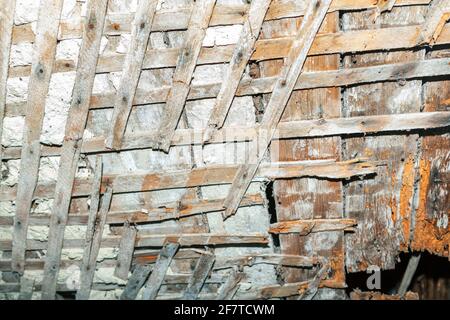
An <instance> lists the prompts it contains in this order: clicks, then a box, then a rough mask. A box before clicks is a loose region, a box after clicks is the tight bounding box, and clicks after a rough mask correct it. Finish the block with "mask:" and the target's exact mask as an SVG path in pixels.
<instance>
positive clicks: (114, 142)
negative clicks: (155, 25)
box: [105, 0, 158, 149]
mask: <svg viewBox="0 0 450 320" xmlns="http://www.w3.org/2000/svg"><path fill="white" fill-rule="evenodd" d="M157 4H158V1H157V0H147V1H141V2H139V7H138V10H137V11H136V14H135V17H134V21H133V27H132V29H133V33H132V35H131V43H130V46H129V48H128V53H127V55H126V57H125V64H124V66H123V70H122V77H121V79H120V85H119V88H118V89H117V94H116V97H115V100H114V101H115V102H114V113H113V117H112V123H111V129H110V132H109V134H108V137H107V138H106V141H105V145H106V147H107V148H110V149H119V148H120V146H121V143H122V136H123V134H124V132H125V127H126V124H127V121H128V117H129V115H130V112H131V104H132V102H133V99H134V95H135V92H136V88H137V85H138V81H139V76H140V74H141V68H142V63H143V61H144V55H145V51H146V50H147V43H148V40H149V37H150V30H151V26H152V22H153V17H154V16H155V11H156V5H157Z"/></svg>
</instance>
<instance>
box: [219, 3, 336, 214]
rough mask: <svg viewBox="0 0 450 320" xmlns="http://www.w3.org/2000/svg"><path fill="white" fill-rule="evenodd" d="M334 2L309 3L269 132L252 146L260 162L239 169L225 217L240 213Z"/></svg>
mask: <svg viewBox="0 0 450 320" xmlns="http://www.w3.org/2000/svg"><path fill="white" fill-rule="evenodd" d="M330 4H331V0H314V1H311V2H310V4H309V6H308V10H307V12H306V14H305V17H304V18H303V21H302V24H301V26H300V28H299V30H298V33H297V35H296V37H295V39H294V40H293V43H292V46H291V49H290V51H289V54H288V56H287V58H286V59H285V62H284V65H283V68H282V70H281V73H280V76H279V78H278V80H277V83H276V85H275V89H274V91H273V93H272V95H271V97H270V100H269V103H268V105H267V107H266V111H265V113H264V116H263V119H262V122H261V128H262V129H263V132H264V131H265V132H264V137H263V139H264V140H263V141H262V142H261V143H258V144H260V145H259V146H256V145H255V144H254V143H253V144H252V145H251V149H250V155H251V156H253V155H256V157H257V159H256V161H255V162H256V163H254V164H253V163H251V164H250V163H247V164H244V165H242V166H241V167H240V168H239V170H238V172H237V174H236V176H235V178H234V181H233V183H232V185H231V188H230V191H229V193H228V196H227V198H226V200H225V202H224V206H225V207H226V210H225V212H224V214H223V216H224V218H227V217H229V216H231V215H233V214H235V213H236V210H237V208H238V207H239V203H240V201H241V199H242V198H243V196H244V194H245V192H246V191H247V189H248V186H249V185H250V183H251V181H252V179H253V176H254V175H255V173H256V171H257V169H258V166H259V164H260V162H261V160H262V159H263V157H264V153H265V151H266V150H267V148H268V146H269V144H270V141H271V140H272V138H273V136H274V135H275V131H276V128H277V125H278V122H279V121H280V118H281V116H282V114H283V111H284V109H285V107H286V104H287V102H288V100H289V97H290V95H291V93H292V90H293V89H294V86H295V83H296V82H297V79H298V77H299V75H300V72H301V70H302V68H303V64H304V63H305V60H306V56H307V54H308V51H309V49H310V47H311V45H312V43H313V40H314V37H315V36H316V34H317V32H318V30H319V28H320V26H321V24H322V21H323V19H324V18H325V14H326V12H327V10H328V8H329V6H330Z"/></svg>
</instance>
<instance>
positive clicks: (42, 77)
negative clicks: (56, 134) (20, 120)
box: [8, 0, 63, 273]
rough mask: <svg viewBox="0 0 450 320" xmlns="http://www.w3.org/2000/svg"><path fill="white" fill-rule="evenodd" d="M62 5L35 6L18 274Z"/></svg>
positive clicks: (51, 1) (16, 245)
mask: <svg viewBox="0 0 450 320" xmlns="http://www.w3.org/2000/svg"><path fill="white" fill-rule="evenodd" d="M62 5H63V1H62V0H43V1H41V2H40V5H39V16H38V23H37V27H36V41H35V43H34V46H33V50H34V53H33V61H32V65H31V70H32V72H31V75H30V78H29V82H28V94H27V107H26V113H25V124H24V133H23V138H22V152H21V155H20V158H21V161H20V171H19V172H20V176H19V182H18V186H17V197H16V199H15V201H16V215H15V220H14V231H13V250H12V263H13V265H12V268H13V270H14V271H16V272H18V273H23V271H24V269H23V263H24V260H25V241H26V239H27V231H28V217H29V214H30V211H31V206H32V203H33V193H34V190H35V187H36V183H37V180H38V172H39V164H40V155H41V154H40V152H41V144H40V137H41V131H42V124H43V121H44V111H45V101H46V98H47V93H48V89H49V86H50V78H51V76H52V68H53V63H54V61H55V54H56V43H57V40H56V36H57V34H58V26H59V18H60V16H61V10H62ZM8 62H9V60H8Z"/></svg>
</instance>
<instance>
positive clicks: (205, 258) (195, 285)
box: [183, 253, 216, 300]
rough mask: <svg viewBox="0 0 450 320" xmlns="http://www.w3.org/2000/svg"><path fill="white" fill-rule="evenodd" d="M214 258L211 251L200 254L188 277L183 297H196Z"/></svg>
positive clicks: (192, 298)
mask: <svg viewBox="0 0 450 320" xmlns="http://www.w3.org/2000/svg"><path fill="white" fill-rule="evenodd" d="M215 259H216V258H215V256H214V254H211V253H204V254H202V255H201V256H200V258H199V259H198V261H197V264H196V266H195V269H194V271H193V273H192V276H191V278H190V279H189V282H188V285H187V288H186V290H185V291H184V294H183V299H185V300H196V299H197V297H198V295H199V294H200V291H201V290H202V288H203V284H204V283H205V280H206V278H207V277H208V275H209V272H210V271H211V269H212V267H213V265H214V262H215Z"/></svg>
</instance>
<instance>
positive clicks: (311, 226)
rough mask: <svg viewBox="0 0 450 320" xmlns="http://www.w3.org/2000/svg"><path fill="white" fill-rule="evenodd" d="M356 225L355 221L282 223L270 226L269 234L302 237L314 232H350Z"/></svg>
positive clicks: (322, 220) (297, 221)
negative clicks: (290, 234)
mask: <svg viewBox="0 0 450 320" xmlns="http://www.w3.org/2000/svg"><path fill="white" fill-rule="evenodd" d="M356 225H357V222H356V220H355V219H313V220H292V221H283V222H278V223H274V224H271V225H270V229H269V232H270V233H276V234H280V233H298V234H300V235H302V236H305V235H308V234H310V233H315V232H325V231H327V232H328V231H350V230H352V229H353V228H352V227H354V226H356Z"/></svg>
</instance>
